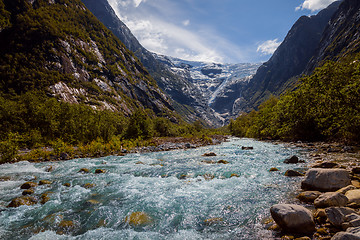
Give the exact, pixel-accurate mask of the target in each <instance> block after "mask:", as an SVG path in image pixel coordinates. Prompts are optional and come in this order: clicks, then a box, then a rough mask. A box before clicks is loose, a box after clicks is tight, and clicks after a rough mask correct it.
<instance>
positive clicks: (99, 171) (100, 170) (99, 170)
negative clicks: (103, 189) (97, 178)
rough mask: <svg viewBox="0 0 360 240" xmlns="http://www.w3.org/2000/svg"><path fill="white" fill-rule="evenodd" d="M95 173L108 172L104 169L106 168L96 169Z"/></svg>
mask: <svg viewBox="0 0 360 240" xmlns="http://www.w3.org/2000/svg"><path fill="white" fill-rule="evenodd" d="M95 173H96V174H101V173H106V170H104V169H96V170H95Z"/></svg>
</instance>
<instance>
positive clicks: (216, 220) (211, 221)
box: [204, 217, 224, 225]
mask: <svg viewBox="0 0 360 240" xmlns="http://www.w3.org/2000/svg"><path fill="white" fill-rule="evenodd" d="M223 221H224V219H222V218H219V217H217V218H208V219H205V220H204V223H205V224H206V225H212V224H216V223H220V222H223Z"/></svg>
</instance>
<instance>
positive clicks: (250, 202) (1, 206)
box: [0, 138, 304, 240]
mask: <svg viewBox="0 0 360 240" xmlns="http://www.w3.org/2000/svg"><path fill="white" fill-rule="evenodd" d="M241 146H253V147H254V150H241ZM207 152H215V153H216V154H217V156H216V157H203V156H202V155H203V154H204V153H207ZM294 154H296V155H298V156H302V155H301V154H302V153H301V150H300V149H296V148H287V147H285V146H283V145H274V144H271V143H264V142H258V141H254V140H251V139H237V138H233V139H231V140H230V141H229V142H225V143H223V144H221V145H217V146H208V147H202V148H198V149H190V150H176V151H171V152H158V153H147V154H129V155H126V156H110V157H105V158H98V159H75V160H70V161H66V162H55V163H29V162H19V163H16V164H5V165H0V177H1V176H10V177H11V179H12V180H11V181H3V182H0V239H52V240H55V239H139V240H140V239H141V240H142V239H182V240H183V239H264V238H266V236H271V232H269V231H265V230H264V229H263V226H262V225H261V223H260V221H261V219H263V218H264V217H266V216H269V208H270V206H271V205H273V204H275V203H278V202H286V201H288V200H287V199H288V198H289V194H290V192H291V191H293V190H294V189H296V188H297V187H298V181H299V180H298V179H296V178H295V179H294V178H288V177H285V176H283V174H284V172H285V171H286V170H287V169H291V168H293V167H294V166H291V165H286V164H283V163H282V162H283V160H284V159H285V158H287V157H289V156H291V155H294ZM303 158H304V157H303ZM209 160H211V161H214V162H217V161H219V160H226V161H228V162H229V164H217V163H216V164H209V163H206V162H203V161H209ZM138 162H142V163H143V164H136V163H138ZM50 165H52V166H53V168H54V170H53V171H52V172H50V173H49V172H46V168H47V167H48V166H50ZM271 167H277V168H279V169H280V172H271V173H270V172H269V171H268V170H269V169H270V168H271ZM297 167H301V165H298V166H297ZM81 168H88V169H90V170H91V171H92V172H94V171H95V169H99V168H100V169H104V170H106V171H107V173H105V174H94V173H90V174H81V173H78V171H79V169H81ZM232 174H237V175H238V176H239V177H236V176H233V177H230V176H231V175H232ZM204 175H205V177H204ZM34 176H36V177H37V180H35V181H38V180H41V179H47V180H51V181H53V184H52V185H45V186H38V187H37V188H36V191H35V195H36V196H40V195H41V194H42V193H45V192H50V193H49V196H50V201H48V202H47V203H45V204H44V205H41V204H36V205H33V206H21V207H18V208H6V207H5V206H6V205H7V204H9V202H10V201H11V199H13V198H15V197H18V196H21V193H22V190H21V189H20V186H21V184H22V183H24V182H25V181H27V180H32V179H33V178H34ZM64 183H71V187H65V186H63V184H64ZM86 183H94V184H95V185H96V186H95V187H93V188H90V189H86V188H84V187H82V186H83V185H84V184H86ZM89 200H94V201H93V204H91V203H89V202H88V201H89ZM133 212H145V213H146V214H148V216H149V218H151V223H150V224H147V225H143V226H132V225H129V224H128V223H126V222H125V218H126V217H127V216H129V215H130V214H131V213H133ZM49 215H50V217H49ZM212 218H215V220H213V222H211V221H210V222H211V224H209V220H208V221H206V220H207V219H212ZM61 220H71V221H72V222H73V224H74V227H73V228H72V229H70V231H69V232H66V234H64V235H60V234H61V232H59V231H60V230H59V222H60V221H61Z"/></svg>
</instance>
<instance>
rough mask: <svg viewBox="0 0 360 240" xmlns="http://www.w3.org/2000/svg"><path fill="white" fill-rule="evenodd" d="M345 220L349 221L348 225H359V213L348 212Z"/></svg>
mask: <svg viewBox="0 0 360 240" xmlns="http://www.w3.org/2000/svg"><path fill="white" fill-rule="evenodd" d="M346 221H347V222H349V224H348V225H349V227H360V215H359V214H355V213H352V214H349V215H346Z"/></svg>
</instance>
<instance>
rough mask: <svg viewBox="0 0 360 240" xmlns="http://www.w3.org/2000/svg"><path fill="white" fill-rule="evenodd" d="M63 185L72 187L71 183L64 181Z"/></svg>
mask: <svg viewBox="0 0 360 240" xmlns="http://www.w3.org/2000/svg"><path fill="white" fill-rule="evenodd" d="M63 186H65V187H71V184H70V183H64V184H63Z"/></svg>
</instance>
